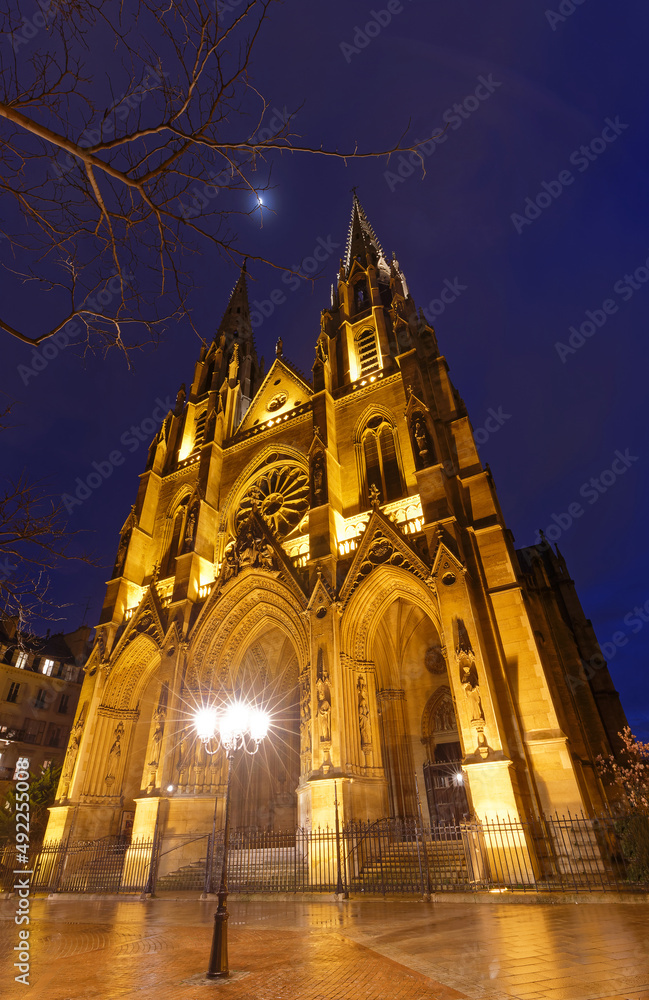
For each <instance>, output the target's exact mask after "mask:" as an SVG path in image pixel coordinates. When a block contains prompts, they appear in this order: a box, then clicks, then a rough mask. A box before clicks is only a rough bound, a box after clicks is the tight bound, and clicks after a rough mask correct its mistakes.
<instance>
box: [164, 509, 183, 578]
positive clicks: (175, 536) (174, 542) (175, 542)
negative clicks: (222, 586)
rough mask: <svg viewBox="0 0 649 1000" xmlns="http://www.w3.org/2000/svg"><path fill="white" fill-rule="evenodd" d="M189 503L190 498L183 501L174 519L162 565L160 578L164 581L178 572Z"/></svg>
mask: <svg viewBox="0 0 649 1000" xmlns="http://www.w3.org/2000/svg"><path fill="white" fill-rule="evenodd" d="M188 502H189V497H185V499H184V500H182V501H181V503H180V506H179V507H178V510H177V511H176V513H175V515H174V519H173V527H172V529H171V535H170V537H169V542H168V545H167V551H166V552H165V555H164V558H163V560H162V564H161V567H160V577H161V579H164V578H165V577H166V576H172V575H173V574H174V573H175V570H176V562H175V560H176V556H177V555H179V554H180V544H181V541H182V537H183V534H184V530H183V529H184V524H185V516H186V514H187V504H188Z"/></svg>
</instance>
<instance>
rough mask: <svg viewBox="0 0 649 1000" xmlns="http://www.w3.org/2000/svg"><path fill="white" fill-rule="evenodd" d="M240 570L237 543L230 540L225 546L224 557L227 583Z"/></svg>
mask: <svg viewBox="0 0 649 1000" xmlns="http://www.w3.org/2000/svg"><path fill="white" fill-rule="evenodd" d="M238 572H239V557H238V556H237V544H236V542H235V541H231V542H228V544H227V545H226V547H225V555H224V559H223V576H224V580H225V582H226V583H227V582H228V580H230V579H232V577H233V576H236V575H237V573H238Z"/></svg>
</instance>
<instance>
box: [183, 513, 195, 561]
mask: <svg viewBox="0 0 649 1000" xmlns="http://www.w3.org/2000/svg"><path fill="white" fill-rule="evenodd" d="M197 520H198V511H197V508H196V505H195V504H194V505H192V507H191V509H190V511H189V514H188V515H187V523H186V525H185V538H184V546H185V550H189V549H193V547H194V539H195V537H196V522H197Z"/></svg>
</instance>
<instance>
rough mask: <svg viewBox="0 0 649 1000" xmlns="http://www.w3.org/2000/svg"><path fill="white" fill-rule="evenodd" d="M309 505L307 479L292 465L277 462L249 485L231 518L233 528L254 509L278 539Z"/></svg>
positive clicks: (292, 525)
mask: <svg viewBox="0 0 649 1000" xmlns="http://www.w3.org/2000/svg"><path fill="white" fill-rule="evenodd" d="M308 507H309V480H308V477H307V475H306V473H305V472H304V470H303V469H301V468H299V466H296V465H281V466H277V467H275V468H273V469H270V470H269V471H268V472H263V473H262V474H261V475H260V476H258V477H257V478H256V479H255V481H254V483H253V484H252V485H251V486H250V487H249V489H248V490H247V492H246V494H245V496H244V497H243V498H242V500H241V502H240V504H239V510H238V512H237V515H236V518H235V524H236V527H237V531H238V529H239V525H240V524H241V523H242V521H245V520H246V518H248V517H249V516H250V513H251V512H252V511H253V510H257V512H258V513H259V514H260V516H261V517H262V518H263V519H264V521H265V522H266V524H267V525H268V526H269V527H270V528H271V529H272V531H273V533H274V534H275V535H277V536H278V537H279V538H282V537H283V536H284V535H287V534H289V532H291V531H293V529H294V528H296V527H297V526H298V524H299V523H300V521H301V520H302V518H303V517H304V514H305V513H306V511H307V510H308Z"/></svg>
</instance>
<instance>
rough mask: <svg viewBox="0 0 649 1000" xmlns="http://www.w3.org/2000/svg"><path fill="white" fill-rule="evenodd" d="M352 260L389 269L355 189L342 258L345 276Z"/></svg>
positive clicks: (382, 269) (364, 264)
mask: <svg viewBox="0 0 649 1000" xmlns="http://www.w3.org/2000/svg"><path fill="white" fill-rule="evenodd" d="M354 260H358V261H359V262H360V263H361V264H362V266H363V267H367V265H368V264H374V266H375V267H378V268H379V270H381V271H387V272H388V273H389V271H390V266H389V264H388V261H387V259H386V256H385V253H384V251H383V247H382V246H381V244H380V243H379V240H378V237H377V235H376V233H375V232H374V230H373V228H372V226H371V224H370V221H369V219H368V218H367V215H366V214H365V209H364V208H363V206H362V205H361V203H360V201H359V199H358V195H357V194H356V190H355V189H354V201H353V203H352V217H351V220H350V223H349V233H348V235H347V246H346V249H345V258H344V267H345V276H346V277H349V272H350V271H351V268H352V264H353V262H354Z"/></svg>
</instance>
